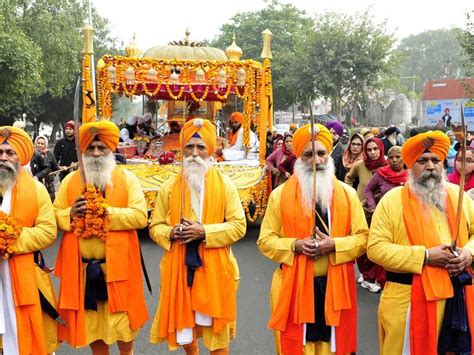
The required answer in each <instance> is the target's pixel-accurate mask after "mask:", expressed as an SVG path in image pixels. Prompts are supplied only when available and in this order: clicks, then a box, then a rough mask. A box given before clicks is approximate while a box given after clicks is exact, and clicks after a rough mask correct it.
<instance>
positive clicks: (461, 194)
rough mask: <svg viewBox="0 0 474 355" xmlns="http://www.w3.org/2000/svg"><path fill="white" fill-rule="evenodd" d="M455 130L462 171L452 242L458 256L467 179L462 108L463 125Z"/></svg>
mask: <svg viewBox="0 0 474 355" xmlns="http://www.w3.org/2000/svg"><path fill="white" fill-rule="evenodd" d="M453 132H454V133H455V135H456V138H458V140H459V142H460V143H461V157H462V158H461V171H460V172H459V173H460V181H459V194H458V205H457V209H456V222H455V223H456V224H455V226H454V228H455V233H454V235H453V241H452V243H451V249H452V251H453V254H454V255H455V256H458V255H459V254H458V252H457V251H456V244H457V241H458V238H459V230H460V229H461V228H460V224H461V214H462V213H463V210H462V206H463V198H464V183H465V182H464V180H465V179H466V137H467V132H466V122H465V120H464V112H463V109H462V108H461V127H455V128H454V129H453Z"/></svg>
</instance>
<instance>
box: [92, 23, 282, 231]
mask: <svg viewBox="0 0 474 355" xmlns="http://www.w3.org/2000/svg"><path fill="white" fill-rule="evenodd" d="M262 35H263V50H262V54H261V58H262V59H263V62H262V63H260V62H258V61H255V60H250V59H246V60H241V59H240V58H241V56H242V54H243V53H242V50H241V48H240V47H238V46H237V44H236V38H235V35H234V38H233V42H232V44H231V45H230V46H229V47H228V48H227V49H226V50H225V52H224V51H222V50H220V49H217V48H212V47H207V46H205V45H204V44H202V43H196V42H191V41H190V40H189V31H186V37H185V39H184V40H181V41H175V42H171V43H169V44H168V45H162V46H156V47H153V48H150V49H149V50H147V51H145V52H144V54H143V55H141V50H140V49H139V48H138V46H137V45H136V43H135V38H134V39H133V40H132V42H131V43H130V45H128V46H127V47H126V56H111V55H105V56H103V57H102V58H101V59H100V60H99V61H98V63H97V109H98V116H99V117H101V119H109V120H110V119H115V120H117V119H118V117H115V116H114V110H113V107H112V102H113V97H114V95H118V96H121V97H127V98H130V99H131V100H133V99H134V98H135V97H137V96H142V98H144V100H146V101H147V102H152V103H153V102H159V103H160V110H161V112H166V114H165V115H166V120H165V121H164V124H165V125H171V124H172V122H175V125H176V124H177V125H179V126H182V125H183V123H184V122H185V121H187V120H190V119H193V118H204V119H208V120H210V121H211V122H213V124H214V125H215V126H216V130H217V134H218V147H220V148H224V147H225V144H226V139H225V138H226V133H227V131H228V128H227V129H226V128H225V127H226V126H227V127H228V124H226V123H227V122H228V116H229V115H228V113H227V114H226V112H225V108H226V107H229V106H230V107H232V106H233V107H234V108H236V107H239V108H241V111H242V113H243V115H244V120H243V122H242V127H243V141H244V145H245V151H243V158H244V159H241V160H233V161H224V160H223V159H222V156H214V157H212V159H211V160H212V164H213V165H214V166H215V167H216V168H217V169H218V170H219V171H221V172H222V173H224V174H226V175H227V176H229V177H230V178H231V179H232V181H233V183H234V184H235V186H236V187H237V189H238V192H239V196H240V199H241V202H242V206H243V208H244V210H245V213H246V217H247V219H248V221H250V222H253V221H255V220H256V219H257V218H258V217H262V216H263V214H264V212H265V208H266V203H267V198H268V191H269V190H268V188H269V184H271V181H270V179H269V178H268V177H267V172H266V163H265V154H266V135H267V130H268V129H270V130H271V128H272V123H273V112H272V111H273V110H272V99H273V96H272V80H271V63H270V59H271V57H272V56H271V51H270V41H271V36H272V34H271V32H270V31H269V30H265V31H264V32H263V33H262ZM90 70H93V69H92V68H90V65H89V63H87V61H84V64H83V73H85V74H83V88H84V87H85V88H87V87H88V85H87V82H84V81H87V80H88V79H87V78H89V77H90V76H88V75H87V73H88V71H90ZM83 91H84V89H83ZM144 106H145V105H144ZM146 106H148V105H146ZM155 128H157V127H155ZM252 138H253V142H252ZM255 138H256V139H255ZM149 140H150V138H149V137H147V136H142V135H140V134H138V135H137V136H136V137H135V140H134V144H127V143H122V144H121V146H120V147H119V149H118V150H119V152H121V153H122V154H123V155H125V156H126V157H127V158H128V159H127V164H126V165H123V166H122V167H123V168H125V169H128V170H130V171H131V172H133V173H134V174H135V175H136V176H137V177H138V179H139V180H140V183H141V186H142V189H143V191H144V194H145V196H146V199H147V203H148V206H149V208H150V209H151V208H152V207H153V204H154V201H155V198H156V194H157V192H158V190H159V189H160V186H161V184H163V182H164V181H166V180H167V179H168V178H170V177H172V176H173V175H175V174H177V173H178V172H179V171H180V169H181V164H180V160H181V150H182V149H181V146H180V144H179V133H175V134H166V135H164V136H162V137H159V138H154V139H151V141H150V142H149ZM255 140H257V141H256V142H255ZM144 142H145V143H144ZM255 143H256V144H255ZM144 144H147V145H148V147H147V149H146V150H145V149H144ZM251 145H252V146H251ZM258 146H259V147H258ZM256 147H258V148H256ZM218 151H220V150H218Z"/></svg>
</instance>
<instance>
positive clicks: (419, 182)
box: [408, 170, 446, 212]
mask: <svg viewBox="0 0 474 355" xmlns="http://www.w3.org/2000/svg"><path fill="white" fill-rule="evenodd" d="M445 181H446V173H445V171H444V170H443V173H442V174H437V173H431V172H423V173H422V174H421V175H420V176H418V178H417V179H415V177H414V176H413V172H412V171H411V170H409V171H408V184H409V186H410V189H411V190H412V191H413V192H414V194H415V195H416V196H417V197H418V199H419V200H420V201H421V202H422V203H423V204H424V205H427V206H434V207H436V208H437V209H438V210H440V211H441V212H445V211H446V206H445V201H446V184H445Z"/></svg>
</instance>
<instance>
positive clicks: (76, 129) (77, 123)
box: [74, 76, 86, 186]
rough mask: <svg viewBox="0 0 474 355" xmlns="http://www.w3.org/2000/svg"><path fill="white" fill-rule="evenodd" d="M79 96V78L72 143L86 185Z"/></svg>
mask: <svg viewBox="0 0 474 355" xmlns="http://www.w3.org/2000/svg"><path fill="white" fill-rule="evenodd" d="M80 94H81V77H80V76H79V77H78V78H77V83H76V91H75V93H74V137H75V139H74V141H75V145H76V154H77V164H78V170H79V173H80V176H81V180H82V183H83V184H84V186H85V185H86V174H85V173H84V162H83V161H82V153H81V148H80V145H79V142H80V141H79V139H80V138H79V127H80V125H81V115H80V112H79V98H80Z"/></svg>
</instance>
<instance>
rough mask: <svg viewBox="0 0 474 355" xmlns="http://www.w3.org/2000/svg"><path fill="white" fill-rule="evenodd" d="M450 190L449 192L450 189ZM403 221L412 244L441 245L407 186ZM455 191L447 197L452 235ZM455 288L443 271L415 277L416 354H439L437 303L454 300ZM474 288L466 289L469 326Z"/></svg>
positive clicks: (463, 232) (462, 238)
mask: <svg viewBox="0 0 474 355" xmlns="http://www.w3.org/2000/svg"><path fill="white" fill-rule="evenodd" d="M449 191H450V190H449ZM402 201H403V202H402V203H403V220H404V223H405V228H406V230H407V234H408V238H409V240H410V243H411V245H424V246H425V247H426V248H431V247H435V246H438V245H440V244H441V242H440V239H439V236H438V233H437V231H436V228H435V223H434V221H431V218H430V217H429V216H428V214H427V213H423V212H422V209H423V207H422V206H421V204H420V202H419V200H418V198H417V197H416V195H414V193H413V192H412V191H411V190H410V188H409V186H408V185H406V186H405V187H403V190H402ZM456 201H457V198H456V197H455V196H454V193H453V192H451V191H450V192H449V193H448V194H447V196H446V215H447V218H448V223H449V228H450V230H451V234H452V235H454V233H455V228H456V212H455V207H454V205H455V203H456ZM459 228H460V230H459V239H458V241H457V245H458V246H460V247H461V246H463V245H465V244H466V242H467V238H468V230H467V222H466V217H465V216H464V213H462V215H461V223H460V226H459ZM453 295H454V292H453V286H452V283H451V279H450V277H449V273H448V271H447V270H446V269H444V268H439V267H433V266H425V267H424V268H423V271H422V273H421V276H420V275H414V277H413V284H412V291H411V318H410V342H411V345H410V349H411V352H412V354H413V355H419V354H427V355H431V354H433V355H435V354H437V346H438V330H437V329H438V325H437V316H436V314H437V306H436V301H438V300H443V299H447V298H450V297H453ZM468 295H471V296H468ZM472 295H473V294H472V286H469V287H466V300H467V301H468V314H469V316H468V317H469V322H470V324H474V323H472V322H471V320H474V313H473V311H474V304H473V301H474V300H473V297H472Z"/></svg>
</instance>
